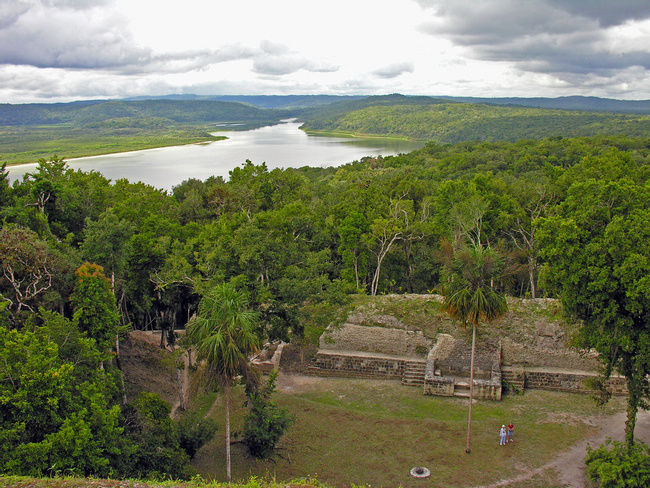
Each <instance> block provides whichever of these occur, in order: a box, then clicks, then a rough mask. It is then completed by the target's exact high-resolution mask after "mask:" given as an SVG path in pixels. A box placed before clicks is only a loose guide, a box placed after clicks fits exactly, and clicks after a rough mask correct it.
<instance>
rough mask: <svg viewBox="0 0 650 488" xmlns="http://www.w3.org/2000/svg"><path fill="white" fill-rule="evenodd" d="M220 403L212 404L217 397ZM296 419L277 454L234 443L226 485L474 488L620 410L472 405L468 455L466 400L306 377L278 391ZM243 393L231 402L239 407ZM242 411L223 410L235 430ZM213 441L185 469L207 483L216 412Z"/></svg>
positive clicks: (522, 402) (571, 401)
mask: <svg viewBox="0 0 650 488" xmlns="http://www.w3.org/2000/svg"><path fill="white" fill-rule="evenodd" d="M218 401H219V400H218ZM276 401H277V402H278V403H279V404H281V405H284V406H286V407H287V408H288V409H289V410H290V411H291V412H292V413H293V414H294V415H295V416H296V423H295V425H294V426H293V427H292V428H291V430H290V431H289V433H288V434H287V436H286V437H285V438H284V439H283V440H282V442H281V445H280V446H279V447H280V448H281V449H280V450H279V451H278V452H279V454H280V456H281V457H276V458H275V459H274V460H272V461H257V460H255V459H251V458H250V457H248V456H247V455H246V454H245V451H244V448H243V446H242V445H240V444H235V445H234V446H233V455H232V462H233V466H232V470H233V479H238V480H245V479H246V480H247V479H248V478H249V477H250V476H261V477H272V478H274V479H276V480H278V481H281V480H290V479H299V478H306V477H309V476H315V477H316V478H317V479H318V480H320V481H322V482H324V483H326V484H330V485H332V486H337V487H339V486H340V487H349V486H351V485H352V484H355V485H361V486H364V485H372V486H384V487H397V486H402V487H404V488H408V487H424V486H426V487H462V486H478V485H482V484H489V483H494V482H497V481H498V480H500V479H505V478H509V477H514V476H517V475H519V474H521V473H524V472H527V471H529V470H531V469H535V468H539V467H541V466H543V465H544V464H546V463H547V462H549V461H551V460H552V459H554V458H555V457H556V456H557V455H558V454H559V453H560V452H562V451H563V450H565V449H567V448H568V447H569V446H571V445H572V444H574V443H575V442H577V441H579V440H581V439H583V438H585V437H587V436H589V435H591V434H594V433H595V428H594V427H591V426H589V424H587V423H585V422H583V419H586V418H587V417H593V416H597V415H608V414H611V413H614V412H615V411H619V410H620V409H622V408H623V407H622V403H621V399H614V400H613V401H612V402H610V404H609V405H608V406H606V407H605V408H604V409H603V408H598V407H596V406H595V405H594V404H593V402H591V400H590V399H589V398H588V397H586V396H580V395H574V394H564V393H554V392H547V391H540V390H537V391H534V390H528V391H526V393H525V394H524V395H516V396H506V397H504V400H503V401H501V402H489V401H479V402H477V403H476V404H475V405H474V409H473V412H474V413H473V422H472V453H471V454H469V455H468V454H466V453H465V452H464V449H465V443H466V435H467V401H466V400H461V399H455V398H440V397H430V396H427V397H425V396H424V395H422V393H421V390H420V389H419V388H414V387H405V386H402V385H401V384H400V383H399V382H397V381H386V380H384V381H369V380H354V379H344V378H314V379H312V380H311V383H310V385H309V386H306V387H303V388H299V389H295V390H289V391H279V392H278V393H277V394H276ZM243 402H244V396H243V394H242V393H241V392H239V398H238V399H237V400H236V401H234V402H233V405H235V406H236V405H241V404H243ZM244 414H245V409H243V408H239V409H237V408H235V409H233V412H232V413H231V418H232V429H233V430H235V431H236V430H237V429H238V428H239V426H240V425H241V420H242V418H243V415H244ZM215 418H216V419H217V420H218V421H220V422H221V427H220V431H219V432H218V434H217V436H216V437H215V439H214V440H213V441H212V442H211V443H210V444H209V445H207V446H205V447H204V448H203V449H202V450H201V451H200V452H199V453H198V455H197V457H196V459H195V461H194V467H195V468H196V469H197V470H198V471H199V472H200V473H201V475H202V476H203V477H204V478H206V479H216V480H224V479H225V446H224V441H223V432H224V430H223V409H222V408H221V407H219V408H217V409H216V410H215ZM511 420H512V421H513V422H514V424H515V426H516V442H515V443H514V444H509V445H507V446H505V447H500V446H499V439H498V433H499V428H500V427H501V424H507V423H508V422H509V421H511ZM415 466H424V467H427V468H429V469H430V470H431V472H432V474H431V477H430V478H428V479H426V480H419V479H415V478H412V477H410V476H409V470H410V469H411V468H413V467H415ZM511 486H514V487H515V488H524V487H542V486H543V487H549V486H551V487H552V486H559V485H558V484H557V480H556V477H555V476H554V473H549V472H543V473H541V474H539V475H537V476H535V477H533V478H532V479H530V480H526V481H523V482H520V483H518V484H514V485H511Z"/></svg>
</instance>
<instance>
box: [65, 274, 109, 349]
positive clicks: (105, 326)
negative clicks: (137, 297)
mask: <svg viewBox="0 0 650 488" xmlns="http://www.w3.org/2000/svg"><path fill="white" fill-rule="evenodd" d="M75 275H76V276H77V285H76V286H75V289H74V293H73V294H72V297H71V298H70V300H71V302H72V305H73V306H74V314H75V319H76V320H77V321H78V323H79V327H80V329H81V330H83V331H84V332H86V333H87V334H88V336H89V337H91V338H93V339H94V340H95V341H96V342H97V347H98V348H99V349H100V350H101V351H105V350H107V349H109V348H110V346H111V343H112V342H113V341H114V340H115V334H117V326H118V323H119V315H118V313H117V306H116V305H115V296H114V295H113V293H112V292H111V285H110V283H109V281H108V280H107V279H106V277H105V276H104V269H103V268H102V267H101V266H98V265H96V264H91V263H85V264H83V265H82V266H80V267H79V269H77V271H76V272H75Z"/></svg>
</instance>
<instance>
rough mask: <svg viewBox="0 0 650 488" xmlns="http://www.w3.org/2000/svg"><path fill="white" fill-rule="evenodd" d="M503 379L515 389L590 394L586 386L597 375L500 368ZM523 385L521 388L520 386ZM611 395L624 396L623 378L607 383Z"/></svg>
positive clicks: (588, 386)
mask: <svg viewBox="0 0 650 488" xmlns="http://www.w3.org/2000/svg"><path fill="white" fill-rule="evenodd" d="M501 372H502V375H503V379H504V380H505V381H507V382H508V383H510V384H511V385H514V386H515V387H516V388H517V389H520V390H522V389H524V388H531V389H532V388H538V389H541V390H552V391H564V392H571V393H592V392H593V389H592V388H591V387H590V385H589V384H588V383H589V381H590V380H593V379H597V378H598V375H596V374H595V373H589V372H585V371H566V370H553V369H513V368H505V367H504V368H502V370H501ZM522 384H523V386H522ZM607 388H608V389H609V390H610V391H611V392H612V394H613V395H617V396H618V395H626V394H627V388H626V385H625V378H623V377H620V376H614V377H611V378H610V379H609V381H608V382H607Z"/></svg>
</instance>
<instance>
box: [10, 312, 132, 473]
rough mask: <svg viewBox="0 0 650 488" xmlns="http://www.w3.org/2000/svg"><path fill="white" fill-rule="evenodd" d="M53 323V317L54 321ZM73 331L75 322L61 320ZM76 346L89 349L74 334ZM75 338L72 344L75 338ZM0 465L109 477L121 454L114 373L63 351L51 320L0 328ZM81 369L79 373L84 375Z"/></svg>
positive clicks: (79, 349)
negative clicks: (27, 328)
mask: <svg viewBox="0 0 650 488" xmlns="http://www.w3.org/2000/svg"><path fill="white" fill-rule="evenodd" d="M48 322H49V321H48ZM60 326H61V328H63V329H65V328H67V329H68V330H69V331H72V329H73V327H74V325H73V324H69V323H66V322H65V321H61V322H60ZM67 341H70V343H71V344H69V345H68V347H69V349H70V350H74V351H76V352H77V353H78V354H82V355H86V354H88V352H86V354H84V353H83V351H84V350H86V351H88V348H87V344H84V340H83V338H81V337H79V336H77V337H76V338H75V336H74V333H73V335H72V336H68V337H66V342H67ZM75 341H76V342H77V345H74V344H73V343H74V342H75ZM0 356H1V357H3V358H4V361H3V364H2V365H1V366H0V377H1V378H3V381H2V382H0V432H1V434H0V435H1V437H2V442H0V470H2V471H3V472H8V473H14V474H29V475H36V476H40V475H45V474H47V473H49V471H50V469H55V468H56V469H58V470H61V471H64V472H71V473H76V474H79V475H97V476H108V475H110V474H112V473H114V468H113V467H112V466H111V462H110V460H111V459H112V458H113V457H114V456H117V455H119V454H120V452H121V450H120V441H119V437H120V434H121V432H122V429H121V428H120V427H119V425H118V421H119V416H120V409H119V407H117V406H110V404H109V397H108V395H107V393H108V394H110V392H111V390H112V388H113V387H112V386H111V383H112V376H111V375H110V373H109V372H105V373H104V374H100V373H99V372H98V371H97V370H95V371H94V374H92V373H89V371H88V370H87V369H85V368H83V367H82V366H81V367H77V366H76V365H75V364H74V363H72V362H69V361H66V360H65V359H64V358H62V357H61V356H60V354H59V346H58V345H57V343H56V342H53V341H52V340H51V339H50V337H49V331H48V329H47V328H46V327H38V328H36V329H35V331H34V332H31V331H22V332H19V331H16V330H6V329H1V330H0ZM80 373H81V374H80Z"/></svg>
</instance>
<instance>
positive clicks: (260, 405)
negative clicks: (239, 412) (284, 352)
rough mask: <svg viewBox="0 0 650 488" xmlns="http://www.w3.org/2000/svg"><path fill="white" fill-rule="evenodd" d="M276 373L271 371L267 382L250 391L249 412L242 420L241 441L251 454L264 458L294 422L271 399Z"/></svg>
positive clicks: (285, 410) (271, 452) (291, 417)
mask: <svg viewBox="0 0 650 488" xmlns="http://www.w3.org/2000/svg"><path fill="white" fill-rule="evenodd" d="M277 377H278V373H277V372H275V371H273V372H272V373H271V374H270V375H269V379H268V381H267V383H266V384H265V385H263V386H261V387H260V388H258V389H256V390H255V391H253V392H251V393H250V397H249V398H250V400H249V401H250V407H251V408H250V412H249V413H248V415H247V416H246V419H245V420H244V430H243V434H242V435H243V443H244V445H245V446H246V449H247V450H248V453H249V454H250V455H251V456H254V457H256V458H258V459H266V458H268V457H270V456H271V454H273V450H274V449H275V446H276V445H277V443H278V442H279V441H280V438H281V437H282V436H283V435H284V433H285V432H286V431H287V429H289V427H291V424H293V422H294V418H293V416H292V415H291V414H290V413H289V412H288V411H287V409H286V408H283V407H279V406H278V405H276V404H275V403H274V402H272V401H271V399H270V397H271V394H272V393H273V392H274V391H275V382H276V380H277Z"/></svg>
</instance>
